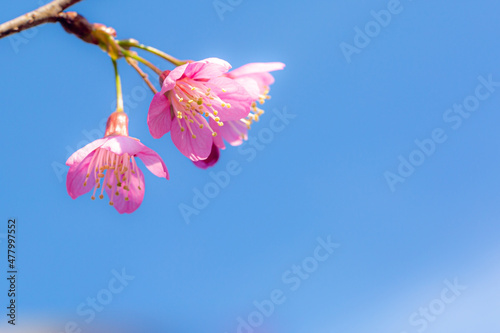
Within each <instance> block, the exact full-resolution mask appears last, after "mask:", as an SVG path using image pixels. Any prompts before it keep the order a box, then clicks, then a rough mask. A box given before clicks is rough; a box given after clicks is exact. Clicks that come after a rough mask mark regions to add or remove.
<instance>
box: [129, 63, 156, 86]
mask: <svg viewBox="0 0 500 333" xmlns="http://www.w3.org/2000/svg"><path fill="white" fill-rule="evenodd" d="M125 59H126V60H127V62H128V63H129V65H130V66H132V67H133V68H134V69H135V70H136V71H137V73H139V75H140V76H141V77H142V79H143V80H144V81H145V82H146V84H147V85H148V87H149V89H151V91H152V92H153V94H156V93H157V92H158V90H156V88H155V86H153V84H152V83H151V81H149V78H148V74H146V73H144V71H143V70H142V69H141V68H140V67H139V65H138V64H137V60H134V59H131V58H129V57H126V58H125Z"/></svg>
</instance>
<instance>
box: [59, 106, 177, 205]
mask: <svg viewBox="0 0 500 333" xmlns="http://www.w3.org/2000/svg"><path fill="white" fill-rule="evenodd" d="M136 158H140V159H141V160H142V162H143V163H144V164H145V165H146V167H147V168H148V169H149V171H151V172H152V173H153V174H154V175H156V176H158V177H161V178H166V179H169V176H168V171H167V167H166V166H165V163H164V162H163V160H162V159H161V157H160V156H159V155H158V154H157V153H156V152H154V151H153V150H151V149H150V148H148V147H146V146H145V145H143V144H142V143H140V142H139V140H138V139H136V138H132V137H129V136H128V117H127V115H126V114H125V113H124V112H114V113H112V114H111V116H110V117H109V118H108V122H107V124H106V133H105V135H104V138H102V139H98V140H95V141H93V142H91V143H89V144H88V145H86V146H85V147H83V148H81V149H80V150H78V151H76V152H75V153H74V154H73V155H71V156H70V157H69V158H68V160H67V161H66V165H68V166H69V167H70V168H69V171H68V175H67V179H66V188H67V190H68V194H69V195H70V196H71V198H73V199H76V198H77V197H79V196H80V195H82V194H85V193H87V192H90V191H91V190H93V192H92V196H91V198H92V200H94V199H95V198H96V192H97V190H98V189H100V194H99V195H98V196H99V198H100V199H103V197H104V195H103V191H104V190H106V194H107V195H108V197H109V204H110V205H111V206H113V207H114V208H115V209H116V210H117V211H118V212H119V213H120V214H123V213H132V212H134V211H135V210H136V209H137V208H139V206H140V205H141V203H142V200H143V198H144V190H145V186H144V175H143V173H142V171H141V169H139V167H138V166H137V164H136V160H135V159H136Z"/></svg>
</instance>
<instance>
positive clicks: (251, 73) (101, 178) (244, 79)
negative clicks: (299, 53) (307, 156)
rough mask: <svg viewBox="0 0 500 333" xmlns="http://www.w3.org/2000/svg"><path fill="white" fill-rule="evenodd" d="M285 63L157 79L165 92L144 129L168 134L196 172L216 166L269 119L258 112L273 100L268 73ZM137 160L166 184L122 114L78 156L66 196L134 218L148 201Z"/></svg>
mask: <svg viewBox="0 0 500 333" xmlns="http://www.w3.org/2000/svg"><path fill="white" fill-rule="evenodd" d="M284 67H285V65H284V64H283V63H279V62H272V63H251V64H247V65H244V66H242V67H240V68H237V69H235V70H232V71H230V69H231V65H230V64H229V63H228V62H226V61H224V60H221V59H218V58H208V59H205V60H201V61H189V62H187V63H185V64H183V65H180V66H177V67H176V68H174V69H173V70H172V71H164V72H163V74H162V75H160V83H161V90H160V91H158V92H157V93H156V94H155V95H154V97H153V100H152V101H151V104H150V107H149V112H148V117H147V123H148V127H149V132H150V133H151V135H152V136H153V138H155V139H159V138H161V137H162V136H164V135H165V134H166V133H169V132H170V136H171V139H172V141H173V143H174V145H175V146H176V147H177V149H179V151H180V152H181V153H182V154H183V155H184V156H186V157H188V158H189V159H190V160H191V161H193V163H194V165H196V166H197V167H199V168H202V169H206V168H208V167H211V166H213V165H215V163H217V161H218V159H219V156H220V150H221V149H225V148H226V143H227V144H229V145H231V146H237V145H240V144H242V143H243V141H244V140H246V139H247V136H248V130H249V129H250V126H251V124H252V123H253V122H255V121H258V120H259V117H260V116H261V115H262V114H263V113H264V111H263V110H261V109H260V108H259V105H260V104H263V103H264V102H265V100H266V99H268V98H270V96H269V95H268V94H269V86H270V85H271V84H272V83H273V82H274V78H273V76H272V75H271V74H270V73H269V72H272V71H276V70H281V69H283V68H284ZM137 158H139V159H140V160H141V161H142V162H143V163H144V165H145V166H146V168H147V169H148V170H149V171H150V172H151V173H153V174H154V175H156V176H158V177H160V178H166V179H169V174H168V171H167V167H166V165H165V163H164V162H163V160H162V158H161V157H160V156H159V155H158V154H157V153H156V152H154V151H153V150H152V149H150V148H148V147H146V146H145V145H143V144H142V143H141V142H140V141H139V140H138V139H136V138H133V137H130V136H129V135H128V117H127V115H126V114H125V113H124V112H123V110H117V111H116V112H113V113H112V114H111V115H110V117H109V118H108V122H107V125H106V133H105V135H104V138H102V139H99V140H95V141H94V142H92V143H90V144H88V145H87V146H85V147H83V148H81V149H80V150H78V151H76V152H75V153H74V154H73V155H72V156H70V157H69V159H68V160H67V162H66V164H67V165H68V166H69V167H70V169H69V171H68V175H67V182H66V186H67V190H68V193H69V195H70V196H71V197H72V198H73V199H76V198H77V197H79V196H81V195H82V194H85V193H88V192H90V191H92V196H91V198H92V200H94V199H95V198H96V196H97V197H99V198H100V199H103V198H104V191H105V192H106V194H107V196H108V198H109V204H110V205H111V206H113V207H114V208H115V209H116V210H117V211H118V212H119V213H121V214H123V213H132V212H134V211H135V210H136V209H137V208H138V207H139V206H140V205H141V203H142V200H143V198H144V190H145V184H144V175H143V173H142V171H141V170H140V168H139V167H138V166H137V163H136V159H137Z"/></svg>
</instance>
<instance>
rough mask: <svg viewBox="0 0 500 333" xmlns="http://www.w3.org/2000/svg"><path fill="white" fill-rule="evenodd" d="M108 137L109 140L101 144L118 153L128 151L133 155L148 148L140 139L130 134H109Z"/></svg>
mask: <svg viewBox="0 0 500 333" xmlns="http://www.w3.org/2000/svg"><path fill="white" fill-rule="evenodd" d="M106 139H107V141H106V142H105V143H104V144H103V145H102V146H101V148H102V149H106V150H108V151H110V152H112V153H115V154H117V155H123V154H125V153H127V154H129V155H130V156H133V155H137V154H138V153H139V152H141V151H142V150H143V149H144V148H147V147H146V146H145V145H143V144H142V143H141V142H140V141H139V140H138V139H136V138H132V137H130V136H122V135H115V136H108V137H107V138H106Z"/></svg>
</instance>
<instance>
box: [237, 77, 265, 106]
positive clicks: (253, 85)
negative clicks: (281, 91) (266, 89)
mask: <svg viewBox="0 0 500 333" xmlns="http://www.w3.org/2000/svg"><path fill="white" fill-rule="evenodd" d="M234 80H235V81H236V82H238V83H239V84H240V85H241V86H243V88H245V90H246V91H247V92H248V94H249V95H250V97H251V98H252V100H257V99H259V97H260V95H261V94H262V89H261V86H260V85H259V84H258V82H257V81H256V80H254V79H253V78H251V77H248V76H242V77H239V78H235V79H234Z"/></svg>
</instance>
